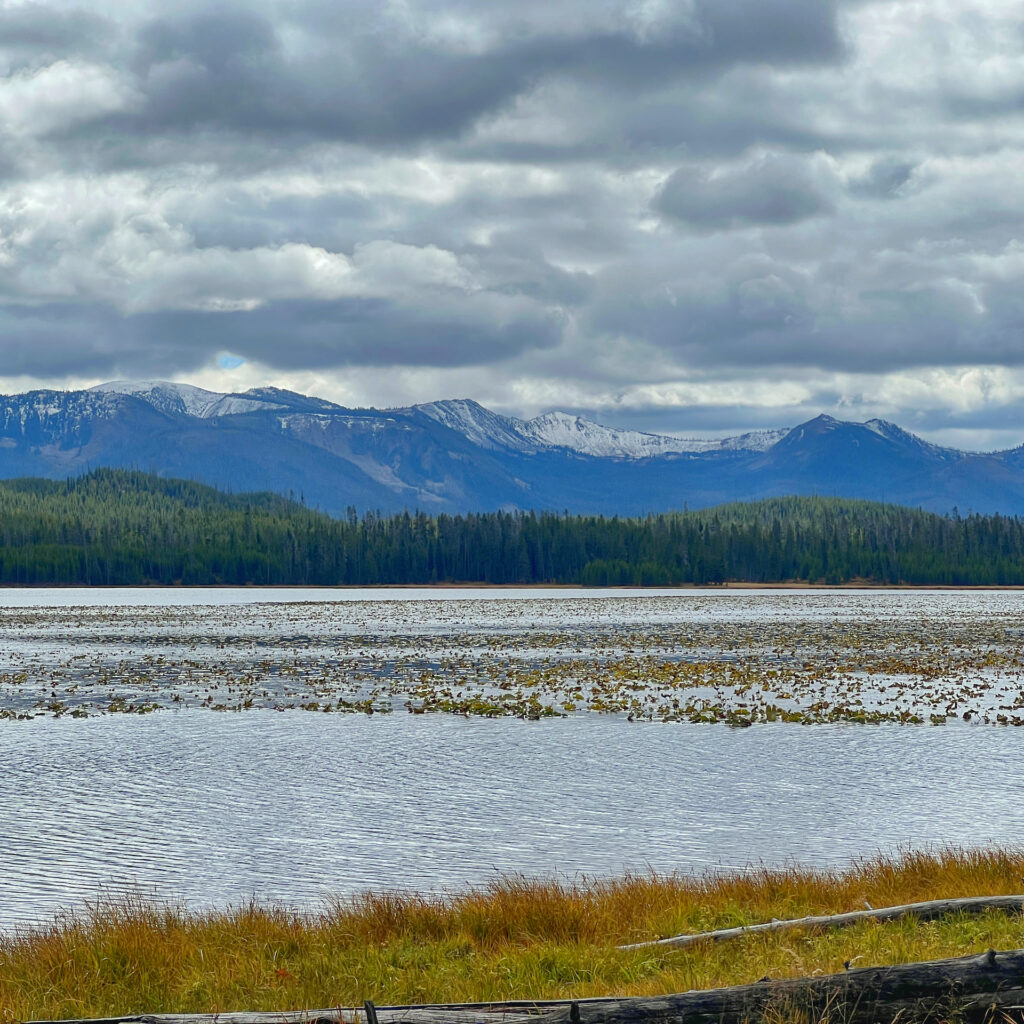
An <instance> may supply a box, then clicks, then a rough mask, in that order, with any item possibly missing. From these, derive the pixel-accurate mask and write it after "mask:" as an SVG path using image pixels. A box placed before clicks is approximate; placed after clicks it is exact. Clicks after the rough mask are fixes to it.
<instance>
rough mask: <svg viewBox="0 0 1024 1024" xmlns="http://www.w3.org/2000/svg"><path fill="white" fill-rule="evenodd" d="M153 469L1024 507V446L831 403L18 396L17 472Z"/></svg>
mask: <svg viewBox="0 0 1024 1024" xmlns="http://www.w3.org/2000/svg"><path fill="white" fill-rule="evenodd" d="M98 467H110V468H120V469H137V470H143V471H146V472H152V473H155V474H157V475H160V476H165V477H175V478H184V479H190V480H196V481H200V482H203V483H207V484H210V485H213V486H215V487H218V488H221V489H223V490H228V491H236V492H241V491H264V490H265V491H273V492H275V493H277V494H281V495H291V496H295V497H297V498H301V499H304V501H305V502H306V504H308V505H310V506H311V507H316V508H319V509H322V510H324V511H326V512H329V513H331V514H335V515H337V514H342V513H344V512H345V510H346V509H347V508H349V507H350V506H354V507H355V508H357V509H359V510H360V511H365V510H368V509H376V510H380V511H382V512H385V513H389V512H397V511H402V510H406V509H408V510H417V509H422V510H425V511H427V512H429V513H440V512H449V513H458V512H483V511H491V510H497V509H506V510H511V509H522V510H529V509H532V510H536V511H544V510H555V511H562V510H568V511H570V512H575V513H580V514H601V515H626V516H631V515H644V514H646V513H648V512H661V511H669V510H672V509H679V508H682V507H683V506H684V505H685V506H687V507H689V508H702V507H706V506H711V505H717V504H720V503H722V502H728V501H752V500H757V499H759V498H766V497H772V496H776V495H792V494H797V495H821V496H836V497H845V498H864V499H870V500H875V501H888V502H894V503H898V504H902V505H907V506H919V507H921V508H925V509H929V510H932V511H935V512H940V513H946V512H950V511H952V510H953V509H954V507H956V508H959V510H960V511H962V512H965V513H966V512H969V511H974V512H984V513H991V512H1001V513H1004V514H1014V515H1016V514H1024V447H1022V448H1016V449H1013V450H1012V451H1006V452H993V453H987V454H986V453H972V452H962V451H957V450H955V449H951V448H942V447H939V446H937V445H932V444H928V443H927V442H925V441H923V440H921V439H920V438H918V437H915V436H914V435H913V434H910V433H908V432H907V431H905V430H902V429H901V428H900V427H898V426H896V425H895V424H892V423H887V422H885V421H882V420H870V421H868V422H867V423H848V422H844V421H840V420H835V419H832V418H831V417H828V416H819V417H817V418H816V419H813V420H810V421H808V422H807V423H802V424H799V425H798V426H796V427H794V428H792V429H790V430H765V431H754V432H751V433H747V434H742V435H739V436H737V437H732V438H725V439H721V440H717V441H708V440H693V439H689V440H688V439H682V438H677V437H668V436H665V435H659V434H645V433H641V432H638V431H630V430H616V429H612V428H609V427H604V426H601V425H600V424H597V423H593V422H591V421H589V420H585V419H582V418H580V417H577V416H572V415H569V414H567V413H560V412H552V413H547V414H545V415H544V416H539V417H537V418H535V419H532V420H521V419H516V418H514V417H509V416H501V415H499V414H497V413H494V412H492V411H490V410H488V409H485V408H484V407H483V406H481V405H479V404H477V403H476V402H472V401H469V400H453V401H442V402H432V403H429V404H427V405H419V406H412V407H410V408H406V409H390V410H378V409H346V408H343V407H341V406H338V405H335V404H333V403H331V402H327V401H325V400H323V399H319V398H311V397H308V396H306V395H299V394H296V393H294V392H290V391H283V390H280V389H277V388H255V389H252V390H250V391H246V392H244V393H241V394H229V395H222V394H216V393H213V392H209V391H204V390H202V389H201V388H195V387H191V386H189V385H185V384H173V383H167V382H160V381H142V382H130V381H129V382H125V381H119V382H113V383H110V384H104V385H100V386H98V387H96V388H93V389H91V390H89V391H69V392H62V391H31V392H27V393H25V394H21V395H12V396H6V397H0V479H3V478H7V479H9V478H14V477H21V476H37V477H46V478H50V479H64V478H66V477H68V476H73V475H77V474H80V473H84V472H87V471H88V470H90V469H96V468H98Z"/></svg>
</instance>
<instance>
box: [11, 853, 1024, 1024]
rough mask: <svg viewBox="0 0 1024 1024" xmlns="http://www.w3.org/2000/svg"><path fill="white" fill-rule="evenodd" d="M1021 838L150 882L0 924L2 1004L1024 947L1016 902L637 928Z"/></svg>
mask: <svg viewBox="0 0 1024 1024" xmlns="http://www.w3.org/2000/svg"><path fill="white" fill-rule="evenodd" d="M1022 875H1024V851H1018V850H1014V851H1010V850H1001V849H996V850H987V851H956V850H948V851H937V852H930V853H911V852H908V853H905V854H902V855H898V856H885V857H878V858H876V859H872V860H869V861H864V862H862V863H858V864H855V865H853V866H852V867H851V868H849V869H846V870H843V871H815V870H806V869H798V868H789V869H781V870H774V869H771V870H770V869H765V868H757V869H753V870H750V871H745V872H738V873H734V874H729V875H724V876H719V875H711V874H708V875H703V876H687V875H671V876H666V875H656V874H648V875H628V876H626V877H623V878H619V879H615V880H598V881H581V882H578V883H573V884H570V883H560V882H555V881H543V880H541V881H537V880H530V879H525V878H518V877H506V878H502V879H499V880H496V881H494V882H493V883H491V884H489V885H486V886H483V887H480V888H476V889H473V890H470V891H466V892H462V893H458V894H455V895H452V896H449V897H447V898H440V897H427V896H420V895H414V894H407V893H366V894H363V895H360V896H357V897H355V898H352V899H336V900H333V901H331V902H330V903H329V904H328V905H326V906H325V907H324V908H323V909H322V910H321V911H320V912H318V913H316V914H311V915H300V914H296V913H294V912H290V911H285V910H282V909H279V908H276V909H275V908H272V907H266V906H260V905H259V904H256V903H251V904H248V905H244V906H240V907H236V908H233V909H228V910H222V911H185V910H182V909H180V908H168V907H161V906H157V905H154V904H151V903H147V902H145V901H144V900H141V899H139V898H135V897H126V898H124V899H121V900H118V901H108V902H106V903H104V904H102V905H96V906H93V907H91V908H90V909H89V910H88V911H86V912H84V913H82V914H79V915H77V916H64V917H61V918H58V919H57V920H55V921H54V922H53V923H51V924H49V925H48V926H45V927H40V928H37V929H35V930H33V931H30V932H26V931H22V932H19V933H15V934H10V935H6V936H0V1011H2V1016H3V1019H5V1020H30V1019H33V1018H35V1019H39V1018H48V1019H55V1018H73V1017H104V1016H111V1015H118V1014H135V1013H147V1012H148V1013H156V1012H182V1013H199V1012H220V1011H228V1010H240V1009H247V1010H285V1009H295V1008H310V1007H329V1006H351V1005H360V1004H361V1003H362V1001H363V1000H364V999H372V1000H374V1001H375V1002H376V1003H378V1004H381V1005H388V1004H402V1003H421V1002H476V1001H486V1000H501V999H533V998H536V999H545V998H547V999H552V998H563V997H577V998H582V997H586V996H598V995H609V994H619V995H647V994H652V995H653V994H661V993H666V992H675V991H683V990H686V989H691V988H710V987H716V986H721V985H734V984H741V983H744V982H750V981H754V980H756V979H758V978H761V977H763V976H764V975H769V976H770V977H772V978H783V977H798V976H804V975H811V974H816V973H832V972H835V971H839V970H842V965H843V962H844V961H846V960H849V961H852V962H853V963H854V964H856V965H858V966H868V965H875V964H888V963H899V962H909V961H914V960H927V959H933V958H938V957H945V956H961V955H964V954H967V953H970V952H973V951H981V950H984V949H987V948H989V947H995V948H997V949H1011V948H1020V947H1024V919H1022V918H1021V917H1020V916H1019V915H1010V914H1003V913H995V912H989V913H983V914H979V915H973V916H964V915H953V916H950V917H947V918H943V919H939V920H936V921H931V922H923V923H922V922H917V921H916V920H913V919H906V920H903V921H894V922H888V923H871V922H864V923H861V924H858V925H856V926H854V927H850V928H845V929H838V930H831V931H817V932H803V931H801V932H794V931H788V932H779V933H774V934H759V935H751V936H747V937H744V938H742V939H739V940H736V941H730V942H725V943H720V944H700V945H698V946H694V947H690V948H688V949H685V950H671V949H654V950H652V949H645V950H633V951H621V950H617V949H616V946H617V945H618V944H622V943H628V942H636V941H640V940H644V939H653V938H658V937H663V936H667V935H673V934H678V933H682V932H694V931H704V930H709V929H712V928H723V927H729V926H733V925H739V924H753V923H756V922H758V921H767V920H770V919H771V918H788V917H800V916H803V915H807V914H828V913H840V912H842V911H847V910H859V909H863V908H864V905H865V901H867V902H869V903H870V904H871V905H872V906H874V907H882V906H888V905H892V904H898V903H908V902H916V901H918V900H927V899H937V898H940V897H956V896H976V895H990V894H1002V893H1014V892H1020V891H1021V889H1022V888H1024V883H1022V880H1021V878H1022Z"/></svg>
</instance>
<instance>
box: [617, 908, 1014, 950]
mask: <svg viewBox="0 0 1024 1024" xmlns="http://www.w3.org/2000/svg"><path fill="white" fill-rule="evenodd" d="M1022 909H1024V896H967V897H964V898H962V899H955V900H928V901H926V902H924V903H904V904H902V905H901V906H898V907H879V908H878V909H877V910H876V909H871V910H852V911H850V912H849V913H846V914H829V915H826V916H820V917H795V918H792V919H790V920H786V921H765V922H764V923H763V924H745V925H739V926H738V927H736V928H719V929H718V930H717V931H713V932H697V933H695V934H693V935H673V936H671V937H670V938H667V939H651V940H649V941H647V942H632V943H630V944H629V945H627V946H619V949H644V948H645V947H648V946H676V947H683V946H692V945H693V944H694V943H696V942H721V941H722V940H723V939H738V938H740V937H741V936H743V935H753V934H756V933H758V932H774V931H780V930H782V929H785V928H839V927H842V926H843V925H848V924H856V923H857V922H858V921H891V920H894V919H895V918H899V917H909V916H910V915H911V914H913V915H914V916H915V917H917V918H918V919H920V920H922V921H927V920H930V919H932V918H935V917H941V916H942V915H943V914H956V913H961V914H977V913H980V912H981V911H982V910H1011V911H1015V912H1018V913H1019V912H1020V911H1021V910H1022Z"/></svg>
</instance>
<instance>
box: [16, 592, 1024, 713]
mask: <svg viewBox="0 0 1024 1024" xmlns="http://www.w3.org/2000/svg"><path fill="white" fill-rule="evenodd" d="M553 606H557V607H553ZM0 637H3V639H4V641H5V643H4V644H3V646H2V648H0V718H2V719H4V720H10V721H18V720H29V719H31V718H35V717H39V716H45V717H50V716H54V717H62V716H65V715H69V716H77V717H81V716H82V715H96V714H113V713H132V714H145V713H149V712H151V711H154V710H157V709H166V708H186V707H187V708H201V709H207V710H212V711H246V710H253V709H267V710H278V711H308V712H320V713H323V712H334V713H337V712H343V713H355V714H386V713H388V712H389V711H391V710H392V709H395V710H398V711H399V712H400V713H410V714H453V715H463V716H480V717H514V718H520V719H524V720H527V721H539V720H542V719H544V718H550V717H554V716H572V715H581V714H604V715H615V716H619V717H621V718H622V719H623V720H624V721H628V722H654V721H657V722H688V723H696V724H715V723H720V724H724V725H727V726H733V727H737V728H743V727H745V726H747V725H750V724H754V723H764V722H769V723H779V724H801V725H820V724H831V723H849V724H853V725H873V724H885V723H895V724H902V725H922V724H930V725H947V724H950V725H952V724H960V725H963V724H965V723H966V724H968V725H976V724H990V725H994V726H1020V725H1024V626H1020V625H1018V618H1017V615H1016V607H1015V598H1013V597H1012V596H1011V595H1007V594H1003V595H998V594H995V595H991V594H990V595H985V594H978V593H974V594H934V593H933V594H928V595H917V597H916V598H912V597H909V596H907V595H902V596H901V595H889V596H888V597H884V596H881V597H879V596H875V595H871V594H855V593H851V594H833V595H814V597H813V598H812V597H808V596H806V595H805V596H802V597H793V596H789V595H786V594H773V595H770V596H765V595H762V596H761V597H760V599H755V598H753V597H752V596H751V595H749V594H742V593H736V594H723V595H715V596H714V597H710V596H704V595H700V594H695V593H691V594H689V595H686V596H685V597H683V598H672V597H658V598H648V597H643V596H637V597H622V596H619V597H608V598H604V597H602V598H600V599H596V598H590V599H580V600H578V601H577V600H560V601H556V602H552V601H545V600H544V599H543V598H532V597H531V598H518V599H514V600H512V599H507V598H504V599H502V598H498V599H495V600H493V601H490V600H474V601H446V602H426V601H389V602H387V603H386V604H385V603H382V602H378V601H370V600H367V601H349V602H344V603H335V602H330V601H324V602H322V603H300V604H252V605H246V606H231V605H225V606H216V607H215V606H210V607H205V608H199V609H197V608H182V607H159V606H156V607H144V606H129V607H124V608H116V607H74V608H40V607H27V608H6V609H0Z"/></svg>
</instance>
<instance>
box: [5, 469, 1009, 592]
mask: <svg viewBox="0 0 1024 1024" xmlns="http://www.w3.org/2000/svg"><path fill="white" fill-rule="evenodd" d="M728 580H735V581H745V582H764V583H770V582H781V581H808V582H821V583H833V584H836V583H845V582H850V581H863V582H872V583H915V584H1024V520H1020V519H1016V518H1007V517H1004V516H968V517H966V518H949V517H943V516H939V515H936V514H934V513H931V512H925V511H922V510H920V509H908V508H901V507H899V506H895V505H884V504H879V503H874V502H866V501H857V500H853V501H851V500H847V499H839V498H806V497H789V498H776V499H769V500H765V501H761V502H756V503H752V504H731V505H725V506H722V507H719V508H712V509H703V510H699V511H688V512H679V513H670V514H664V515H658V516H650V517H646V518H642V519H624V518H618V517H612V518H608V517H598V516H569V515H559V514H555V513H542V514H535V513H520V512H488V513H470V514H468V515H463V516H451V515H447V514H441V515H439V516H434V517H431V516H427V515H426V514H425V513H419V514H417V515H410V514H408V513H400V514H397V515H395V516H391V517H382V516H380V515H378V514H376V513H368V514H367V515H365V516H364V517H362V518H361V519H360V518H357V517H356V516H355V515H354V513H352V514H349V515H347V516H345V517H343V518H341V519H332V518H331V517H329V516H327V515H325V514H323V513H320V512H316V511H312V510H310V509H308V508H306V507H305V506H303V505H302V504H301V503H300V502H295V501H290V500H287V499H285V498H281V497H280V496H277V495H273V494H266V493H264V494H242V495H230V494H223V493H221V492H219V491H217V490H215V489H213V488H211V487H207V486H204V485H201V484H196V483H193V482H189V481H183V480H168V479H164V478H161V477H157V476H153V475H151V474H145V473H139V472H135V471H128V470H111V469H100V470H94V471H93V472H91V473H88V474H86V475H84V476H80V477H75V478H72V479H69V480H66V481H52V480H40V479H27V480H10V481H4V482H0V584H26V585H40V584H49V585H60V584H64V585H73V584H90V585H135V584H147V583H155V584H194V585H201V584H235V585H243V584H327V585H336V584H354V585H371V584H380V583H437V582H480V583H497V584H515V583H569V584H584V585H592V586H605V585H634V584H640V585H647V586H661V585H676V584H685V583H697V584H704V583H720V582H724V581H728Z"/></svg>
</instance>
